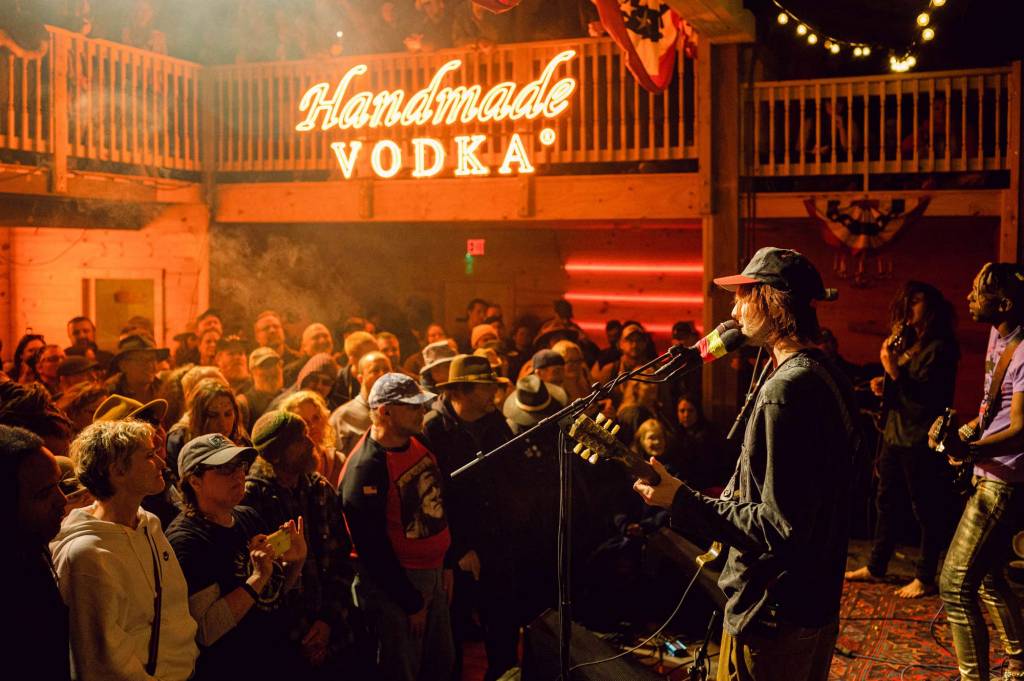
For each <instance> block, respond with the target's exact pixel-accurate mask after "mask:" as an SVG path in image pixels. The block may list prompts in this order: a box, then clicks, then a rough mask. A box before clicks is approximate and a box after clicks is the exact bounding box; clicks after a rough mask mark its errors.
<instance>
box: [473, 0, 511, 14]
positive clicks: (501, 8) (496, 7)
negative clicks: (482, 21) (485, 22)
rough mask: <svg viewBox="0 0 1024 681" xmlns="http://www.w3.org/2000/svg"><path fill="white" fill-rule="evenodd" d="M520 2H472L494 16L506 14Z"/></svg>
mask: <svg viewBox="0 0 1024 681" xmlns="http://www.w3.org/2000/svg"><path fill="white" fill-rule="evenodd" d="M519 2H520V0H473V4H474V5H480V6H481V7H483V8H484V9H488V10H490V11H492V12H494V13H495V14H501V13H502V12H507V11H509V10H510V9H512V8H513V7H515V6H516V5H518V4H519Z"/></svg>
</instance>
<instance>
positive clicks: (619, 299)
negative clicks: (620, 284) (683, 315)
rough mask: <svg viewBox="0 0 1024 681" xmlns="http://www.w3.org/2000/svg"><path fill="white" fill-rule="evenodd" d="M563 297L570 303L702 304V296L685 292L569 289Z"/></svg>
mask: <svg viewBox="0 0 1024 681" xmlns="http://www.w3.org/2000/svg"><path fill="white" fill-rule="evenodd" d="M564 298H565V299H566V300H568V301H569V302H571V303H575V302H596V303H640V304H649V305H664V304H676V305H703V304H704V296H701V295H685V294H669V295H664V294H654V293H651V294H647V293H582V292H579V291H569V292H567V293H566V294H565V296H564Z"/></svg>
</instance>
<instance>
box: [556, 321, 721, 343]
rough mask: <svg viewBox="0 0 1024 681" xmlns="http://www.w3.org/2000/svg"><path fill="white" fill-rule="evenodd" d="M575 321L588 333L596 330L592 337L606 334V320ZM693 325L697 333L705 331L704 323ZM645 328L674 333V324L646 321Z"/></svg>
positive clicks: (652, 330)
mask: <svg viewBox="0 0 1024 681" xmlns="http://www.w3.org/2000/svg"><path fill="white" fill-rule="evenodd" d="M573 321H575V322H576V324H577V325H579V327H580V328H581V329H583V330H584V331H587V332H588V333H589V332H594V333H595V334H596V335H595V336H593V337H592V339H593V338H594V337H598V338H603V335H599V334H604V328H605V322H601V321H594V322H591V321H579V320H573ZM693 327H694V328H695V329H696V330H697V333H700V334H702V333H704V325H703V324H700V323H697V324H694V325H693ZM644 328H645V329H647V332H648V333H663V334H670V333H672V325H671V324H648V323H646V322H645V323H644Z"/></svg>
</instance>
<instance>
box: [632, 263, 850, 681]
mask: <svg viewBox="0 0 1024 681" xmlns="http://www.w3.org/2000/svg"><path fill="white" fill-rule="evenodd" d="M715 283H716V284H717V285H719V286H721V287H722V288H725V289H726V290H729V291H735V296H736V302H735V306H734V307H733V311H732V317H733V318H734V319H735V320H736V321H737V322H738V323H739V325H740V329H741V331H742V332H743V334H744V335H746V336H747V337H748V338H749V341H748V342H750V343H753V344H757V345H761V346H763V347H765V348H766V349H768V350H769V351H770V353H771V357H772V362H773V364H774V367H773V370H772V373H771V375H770V376H769V377H768V379H767V381H765V383H764V385H763V386H762V387H761V389H760V392H759V394H758V395H757V396H756V401H755V402H754V406H753V409H752V410H751V413H750V416H749V419H748V421H747V423H746V430H745V433H744V441H743V450H742V453H741V455H740V460H739V463H738V464H737V467H736V470H735V472H734V473H733V476H732V479H731V480H730V481H729V484H728V485H727V486H726V488H725V491H724V492H723V493H722V495H721V497H720V498H717V499H716V498H712V497H708V496H704V495H702V494H700V493H699V492H696V491H694V490H693V489H692V488H691V487H690V486H688V485H687V484H686V483H685V482H683V481H681V480H678V479H676V478H673V477H672V476H671V475H669V474H668V472H667V471H666V470H665V468H664V467H663V466H662V465H661V464H660V463H658V461H657V460H656V459H653V458H652V459H651V465H652V466H653V467H654V468H655V470H656V471H657V472H658V474H659V475H660V476H661V482H660V483H659V484H658V485H657V486H654V487H652V486H650V485H648V484H645V483H643V482H640V481H637V483H636V484H635V485H634V488H635V489H636V491H637V492H638V493H639V494H640V496H641V497H643V499H644V500H645V501H646V502H647V503H648V504H651V505H655V506H661V507H664V508H667V509H670V511H671V518H672V525H673V526H674V527H677V528H685V527H698V528H701V529H702V530H704V531H705V532H708V533H710V534H712V535H714V536H716V537H717V538H718V539H719V540H721V541H723V542H724V543H725V544H727V545H728V546H729V547H730V549H729V555H728V560H727V562H726V565H725V567H724V568H723V570H722V576H721V579H720V580H719V585H720V586H721V587H722V590H723V591H724V592H725V595H726V598H727V602H726V606H725V613H724V615H725V619H724V622H725V626H724V632H723V636H722V646H721V655H720V658H719V666H718V676H717V679H718V681H826V679H828V673H829V667H830V666H831V662H832V651H833V647H834V646H835V642H836V637H837V635H838V622H839V618H838V616H839V600H840V596H841V593H842V588H843V571H844V569H845V565H846V545H847V517H846V516H847V511H848V503H847V488H848V485H847V481H848V479H849V473H848V472H849V470H850V464H851V459H852V457H853V455H854V452H855V451H856V448H857V446H858V443H859V441H860V435H859V432H858V431H857V425H856V421H855V420H854V418H855V414H856V413H857V412H856V405H855V403H854V399H853V389H852V387H851V386H850V385H849V382H848V381H847V379H846V377H845V376H844V375H843V373H842V372H841V371H839V370H838V369H837V368H836V367H834V366H833V365H832V364H831V363H830V362H829V360H828V359H827V358H826V357H825V355H824V354H823V353H822V352H821V351H819V350H818V349H817V348H815V347H814V345H813V343H814V341H815V340H816V339H817V337H818V335H819V328H818V318H817V313H816V312H815V308H814V306H813V301H815V300H828V299H833V298H834V292H832V291H828V290H826V289H825V288H824V286H823V285H822V280H821V276H820V275H819V274H818V271H817V270H816V269H815V268H814V266H813V265H812V264H811V263H810V261H808V260H807V258H805V257H804V256H803V255H801V254H800V253H797V252H796V251H791V250H786V249H780V248H771V247H768V248H762V249H761V250H759V251H758V252H757V253H756V254H754V257H753V258H752V259H751V261H750V263H749V264H748V265H747V267H746V268H745V269H744V270H743V273H742V274H738V275H734V276H728V277H722V278H718V279H715Z"/></svg>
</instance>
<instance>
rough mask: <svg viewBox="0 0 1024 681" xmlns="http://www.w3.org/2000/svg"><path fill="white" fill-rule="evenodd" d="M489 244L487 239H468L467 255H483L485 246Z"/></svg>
mask: <svg viewBox="0 0 1024 681" xmlns="http://www.w3.org/2000/svg"><path fill="white" fill-rule="evenodd" d="M486 244H487V240H486V239H466V254H467V255H483V254H484V246H485V245H486Z"/></svg>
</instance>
